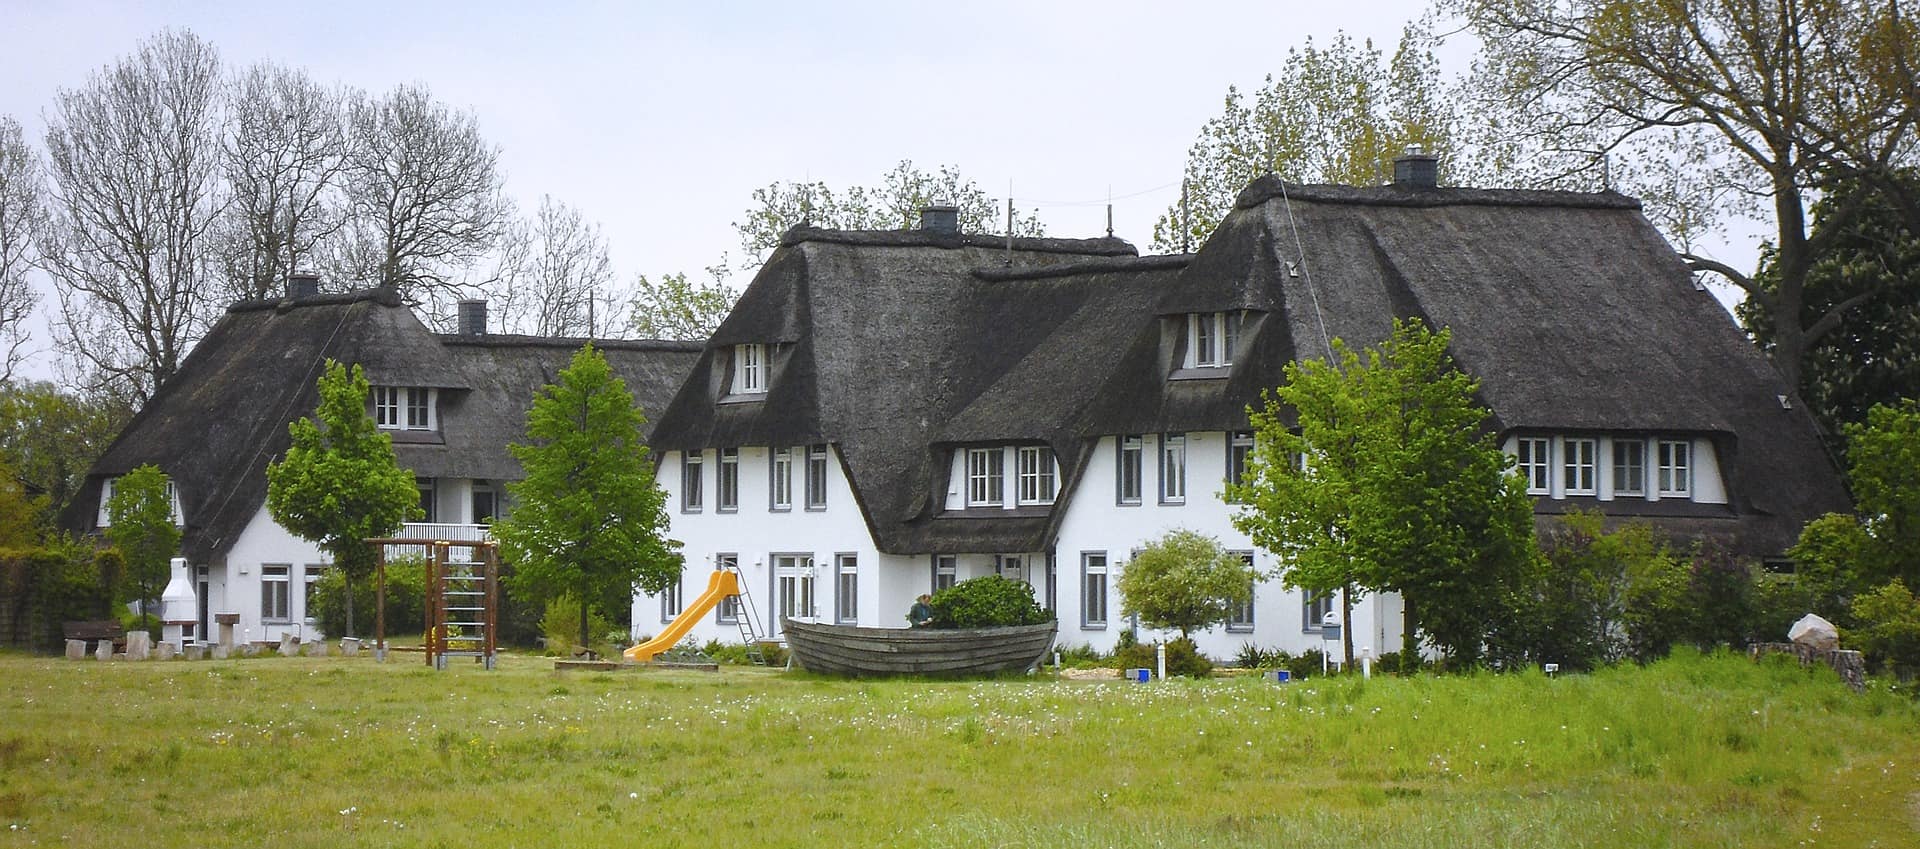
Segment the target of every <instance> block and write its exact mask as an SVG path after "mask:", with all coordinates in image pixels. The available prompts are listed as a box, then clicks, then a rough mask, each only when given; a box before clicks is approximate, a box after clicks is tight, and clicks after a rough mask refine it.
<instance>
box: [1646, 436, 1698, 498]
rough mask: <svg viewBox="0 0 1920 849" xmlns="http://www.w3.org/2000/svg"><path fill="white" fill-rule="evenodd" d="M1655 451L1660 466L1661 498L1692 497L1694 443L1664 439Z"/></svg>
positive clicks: (1659, 484)
mask: <svg viewBox="0 0 1920 849" xmlns="http://www.w3.org/2000/svg"><path fill="white" fill-rule="evenodd" d="M1654 450H1655V455H1654V456H1655V457H1656V458H1657V460H1656V462H1657V463H1658V464H1659V466H1658V468H1659V478H1658V486H1659V487H1660V497H1661V498H1690V497H1692V496H1693V443H1692V442H1690V441H1688V440H1684V439H1662V440H1660V441H1659V442H1658V443H1657V444H1656V447H1655V449H1654Z"/></svg>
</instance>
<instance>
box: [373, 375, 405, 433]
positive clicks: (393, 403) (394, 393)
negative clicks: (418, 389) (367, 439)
mask: <svg viewBox="0 0 1920 849" xmlns="http://www.w3.org/2000/svg"><path fill="white" fill-rule="evenodd" d="M400 403H401V402H400V388H399V387H397V386H375V387H374V388H373V423H374V424H375V425H376V426H378V427H381V428H384V429H386V430H398V429H400Z"/></svg>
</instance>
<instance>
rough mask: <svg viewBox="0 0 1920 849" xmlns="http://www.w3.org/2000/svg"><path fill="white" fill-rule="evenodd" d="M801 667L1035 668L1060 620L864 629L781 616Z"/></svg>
mask: <svg viewBox="0 0 1920 849" xmlns="http://www.w3.org/2000/svg"><path fill="white" fill-rule="evenodd" d="M781 627H782V628H784V629H785V632H786V633H785V636H786V638H787V647H788V648H789V649H791V650H792V651H793V660H794V662H795V663H797V664H799V666H800V667H801V668H802V669H805V670H807V671H809V672H820V673H824V674H828V675H852V676H861V675H985V674H990V673H994V672H1005V671H1009V670H1024V669H1027V668H1030V667H1032V666H1033V665H1034V664H1035V663H1037V662H1039V660H1040V659H1041V658H1042V657H1044V656H1045V655H1046V653H1047V649H1048V648H1050V647H1052V646H1053V636H1054V633H1055V631H1056V630H1057V629H1058V627H1059V625H1058V623H1054V622H1048V623H1046V624H1044V625H1014V626H1010V627H1005V628H963V629H936V628H861V627H856V626H852V625H823V624H820V623H818V622H799V621H795V620H792V619H783V620H781Z"/></svg>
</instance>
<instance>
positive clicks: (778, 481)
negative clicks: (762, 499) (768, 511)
mask: <svg viewBox="0 0 1920 849" xmlns="http://www.w3.org/2000/svg"><path fill="white" fill-rule="evenodd" d="M768 488H769V490H770V492H769V498H770V499H771V500H772V502H773V509H775V510H792V509H793V449H791V448H775V449H773V474H772V476H771V477H769V479H768Z"/></svg>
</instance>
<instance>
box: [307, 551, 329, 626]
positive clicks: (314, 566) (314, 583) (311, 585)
mask: <svg viewBox="0 0 1920 849" xmlns="http://www.w3.org/2000/svg"><path fill="white" fill-rule="evenodd" d="M326 571H327V564H325V563H308V564H307V569H306V579H307V580H306V584H305V586H304V587H303V588H302V589H301V593H300V595H301V598H300V615H301V616H302V617H304V618H305V619H306V620H307V621H308V622H309V623H311V622H313V620H314V619H316V618H317V617H315V616H314V615H313V613H314V611H313V596H314V594H315V593H317V592H319V589H320V576H321V575H322V574H323V573H325V572H326Z"/></svg>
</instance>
